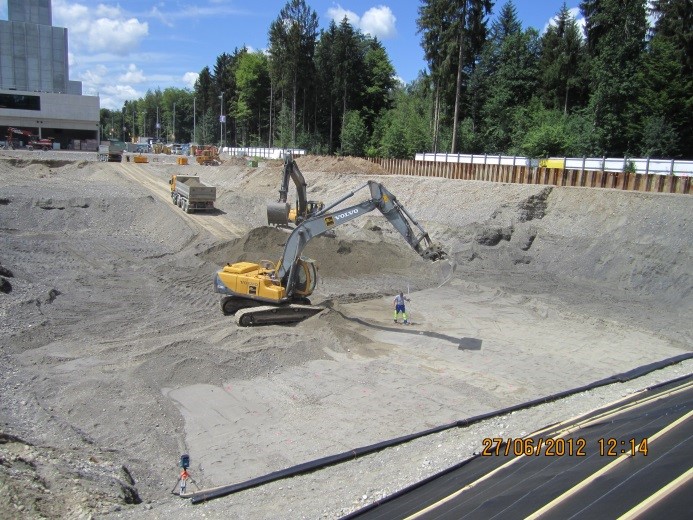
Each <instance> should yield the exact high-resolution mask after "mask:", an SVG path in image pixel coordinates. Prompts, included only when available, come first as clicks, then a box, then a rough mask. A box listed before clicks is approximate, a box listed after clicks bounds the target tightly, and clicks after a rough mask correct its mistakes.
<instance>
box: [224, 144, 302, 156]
mask: <svg viewBox="0 0 693 520" xmlns="http://www.w3.org/2000/svg"><path fill="white" fill-rule="evenodd" d="M221 152H222V153H227V154H229V155H233V156H237V157H261V158H263V159H283V158H284V154H285V153H290V154H292V155H305V154H306V151H305V150H301V149H298V148H260V147H252V146H246V147H230V146H225V147H224V148H222V149H221Z"/></svg>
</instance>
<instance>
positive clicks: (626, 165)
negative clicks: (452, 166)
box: [414, 152, 693, 175]
mask: <svg viewBox="0 0 693 520" xmlns="http://www.w3.org/2000/svg"><path fill="white" fill-rule="evenodd" d="M414 160H416V161H432V162H451V163H468V164H500V165H503V166H533V167H536V166H540V167H542V168H562V169H564V170H581V171H584V170H592V171H602V172H604V171H606V172H624V171H631V172H635V173H657V174H659V175H693V161H685V160H680V159H653V158H651V157H646V158H644V159H639V158H635V157H549V158H548V159H530V158H529V157H523V156H519V155H488V154H463V153H428V152H424V153H417V154H416V155H415V156H414Z"/></svg>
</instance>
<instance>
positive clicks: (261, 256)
mask: <svg viewBox="0 0 693 520" xmlns="http://www.w3.org/2000/svg"><path fill="white" fill-rule="evenodd" d="M288 238H289V232H288V231H287V230H283V229H278V228H274V227H269V226H263V227H258V228H254V229H252V230H251V231H250V232H249V233H247V234H246V235H245V236H243V237H241V238H238V239H235V240H232V241H230V242H228V243H226V244H219V245H216V246H213V247H211V248H210V249H208V250H206V251H204V252H203V253H200V254H199V255H198V256H199V257H201V258H202V259H204V260H207V261H210V262H213V263H215V264H217V265H220V266H221V265H225V264H226V263H234V262H241V261H250V262H259V261H260V260H270V261H272V262H276V261H278V260H279V258H280V257H281V255H282V252H283V250H284V245H285V244H286V241H287V239H288ZM303 256H306V257H309V258H312V259H314V260H316V261H317V263H318V266H319V269H320V274H321V276H326V277H336V278H342V277H352V276H364V275H372V274H379V273H380V274H383V273H386V272H388V273H392V272H403V271H406V270H408V269H412V268H417V267H418V268H425V267H426V266H427V265H429V263H427V262H426V261H425V260H423V259H422V258H420V257H419V256H418V255H417V254H416V253H415V252H414V251H412V250H410V249H409V248H408V247H407V246H406V244H405V245H404V246H403V247H402V246H398V245H395V244H390V243H384V242H369V241H366V240H359V239H351V238H346V237H340V238H336V237H328V236H322V237H317V238H315V239H313V240H312V241H311V242H310V244H309V245H308V247H306V249H305V250H304V253H303ZM373 259H377V261H373Z"/></svg>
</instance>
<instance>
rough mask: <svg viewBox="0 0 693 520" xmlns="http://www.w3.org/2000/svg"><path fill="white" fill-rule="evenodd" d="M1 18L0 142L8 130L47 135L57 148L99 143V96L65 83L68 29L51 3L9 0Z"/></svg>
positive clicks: (49, 1) (79, 84) (66, 79)
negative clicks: (76, 142) (57, 24)
mask: <svg viewBox="0 0 693 520" xmlns="http://www.w3.org/2000/svg"><path fill="white" fill-rule="evenodd" d="M7 5H8V9H7V13H8V20H7V21H5V20H0V140H4V138H5V136H6V135H7V129H8V127H15V128H20V129H22V130H27V131H30V132H32V133H33V134H35V135H38V136H39V137H43V138H46V137H51V138H53V139H54V143H56V144H57V145H59V146H60V148H68V146H69V145H70V144H71V143H72V142H73V140H80V141H83V140H87V139H92V140H96V139H98V137H99V135H98V133H99V98H98V96H83V95H82V83H81V82H80V81H71V80H70V79H69V66H68V57H67V51H68V46H67V42H68V39H67V29H66V28H64V27H54V26H53V25H52V23H53V16H52V6H51V0H8V4H7Z"/></svg>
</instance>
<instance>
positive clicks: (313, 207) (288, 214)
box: [267, 154, 324, 226]
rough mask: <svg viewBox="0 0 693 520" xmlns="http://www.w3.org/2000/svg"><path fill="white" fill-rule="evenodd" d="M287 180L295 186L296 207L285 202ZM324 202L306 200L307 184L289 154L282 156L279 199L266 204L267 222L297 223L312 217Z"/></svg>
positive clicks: (287, 190)
mask: <svg viewBox="0 0 693 520" xmlns="http://www.w3.org/2000/svg"><path fill="white" fill-rule="evenodd" d="M289 180H291V181H293V183H294V186H295V187H296V208H295V209H293V210H292V209H291V205H290V204H289V203H288V202H287V197H288V194H289ZM323 208H324V204H323V203H322V202H315V201H309V200H308V185H307V184H306V179H305V178H304V177H303V174H302V173H301V170H299V168H298V165H297V164H296V161H294V158H293V156H292V155H291V154H286V155H285V156H284V169H283V170H282V184H281V187H280V188H279V200H278V201H277V202H276V203H272V204H268V205H267V223H268V224H270V225H272V224H274V225H278V226H286V225H288V223H289V222H294V223H296V224H299V223H300V222H302V221H303V220H305V219H307V218H310V217H312V216H313V215H314V214H315V213H317V212H318V211H320V210H322V209H323Z"/></svg>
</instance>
